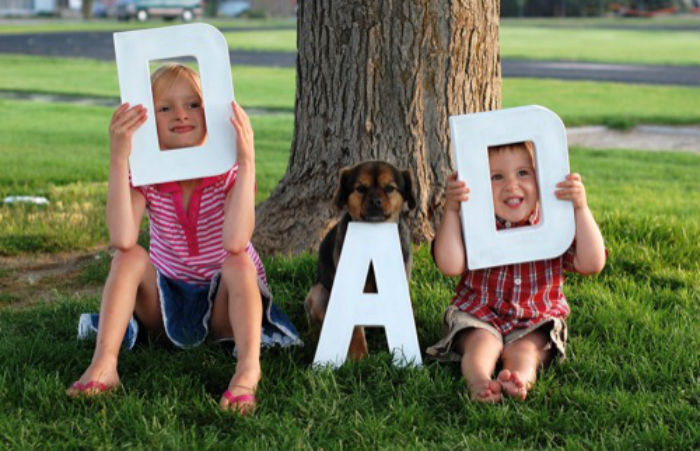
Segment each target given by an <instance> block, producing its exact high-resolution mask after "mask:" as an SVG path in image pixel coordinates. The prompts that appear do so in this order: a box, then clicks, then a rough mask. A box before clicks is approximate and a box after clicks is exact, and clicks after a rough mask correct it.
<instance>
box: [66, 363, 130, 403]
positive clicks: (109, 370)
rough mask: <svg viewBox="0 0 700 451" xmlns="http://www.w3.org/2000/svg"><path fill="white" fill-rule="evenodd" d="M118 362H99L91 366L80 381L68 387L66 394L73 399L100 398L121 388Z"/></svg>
mask: <svg viewBox="0 0 700 451" xmlns="http://www.w3.org/2000/svg"><path fill="white" fill-rule="evenodd" d="M116 363H117V362H116V360H115V361H114V362H113V363H110V362H105V361H97V362H93V363H91V364H90V366H89V367H87V369H86V370H85V372H84V373H83V375H82V376H80V379H78V380H77V381H75V382H73V384H72V385H71V386H70V387H68V389H67V390H66V394H67V395H68V396H70V397H71V398H77V397H78V396H85V397H94V396H100V395H102V394H104V393H106V392H108V391H111V390H113V389H115V388H117V387H118V386H119V374H118V373H117V364H116Z"/></svg>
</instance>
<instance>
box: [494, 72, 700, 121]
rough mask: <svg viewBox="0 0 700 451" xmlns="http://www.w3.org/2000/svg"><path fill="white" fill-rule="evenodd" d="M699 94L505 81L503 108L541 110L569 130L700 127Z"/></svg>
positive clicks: (610, 85) (653, 87)
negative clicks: (545, 109)
mask: <svg viewBox="0 0 700 451" xmlns="http://www.w3.org/2000/svg"><path fill="white" fill-rule="evenodd" d="M698 94H699V91H698V89H697V88H692V87H676V86H659V85H633V84H624V83H602V82H589V81H564V80H546V79H522V78H505V79H503V93H502V99H503V107H504V108H507V107H514V106H521V105H531V104H539V105H542V106H546V107H548V108H549V109H551V110H552V111H555V112H556V113H557V114H558V115H559V116H561V118H562V120H563V121H564V123H565V124H566V125H567V126H576V125H587V124H603V125H608V126H611V127H616V128H625V127H631V126H634V125H638V124H650V123H651V124H655V123H659V124H694V125H697V124H698V123H699V122H700V102H699V101H698Z"/></svg>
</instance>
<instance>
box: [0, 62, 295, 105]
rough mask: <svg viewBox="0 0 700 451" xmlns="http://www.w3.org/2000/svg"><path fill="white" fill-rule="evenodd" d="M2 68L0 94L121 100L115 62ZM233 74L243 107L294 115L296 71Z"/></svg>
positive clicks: (239, 69) (244, 69) (237, 70)
mask: <svg viewBox="0 0 700 451" xmlns="http://www.w3.org/2000/svg"><path fill="white" fill-rule="evenodd" d="M234 63H235V62H234ZM0 66H1V67H2V68H3V69H2V71H0V92H1V91H19V92H35V93H51V94H64V95H79V96H95V97H106V98H114V99H118V98H119V81H118V79H117V66H116V64H115V63H113V62H103V61H95V60H89V59H80V58H45V57H40V56H27V55H2V54H0ZM56 74H61V76H60V77H57V76H56ZM231 74H232V76H233V84H234V90H235V95H236V99H237V100H238V101H239V102H240V103H241V105H244V106H245V107H247V108H265V109H271V110H283V111H292V108H293V106H294V92H295V91H294V90H295V89H296V85H295V79H294V77H295V75H294V70H293V69H281V68H273V67H253V66H238V65H235V64H234V65H233V66H232V68H231Z"/></svg>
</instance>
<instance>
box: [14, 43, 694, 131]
mask: <svg viewBox="0 0 700 451" xmlns="http://www.w3.org/2000/svg"><path fill="white" fill-rule="evenodd" d="M0 66H2V67H3V70H2V71H0V93H1V92H2V91H21V92H39V93H53V94H65V95H75V96H97V97H107V98H114V99H117V98H118V92H119V87H118V83H117V78H116V67H115V65H114V63H106V62H96V61H90V60H83V59H62V58H42V57H34V56H21V55H20V56H16V55H0ZM56 73H61V74H65V75H64V76H61V77H56V76H55V74H56ZM88 73H89V74H90V76H89V77H87V76H86V74H88ZM232 73H233V80H234V89H235V93H236V98H237V99H238V101H239V102H241V104H242V105H243V106H244V107H246V108H265V109H272V110H279V111H289V112H291V111H293V108H294V94H295V90H296V80H295V72H294V69H291V68H286V69H285V68H262V67H250V66H236V65H234V66H233V68H232ZM697 100H698V90H697V88H693V87H678V86H658V85H628V84H621V83H598V82H586V81H562V80H547V79H541V80H537V79H519V78H506V79H504V80H503V105H504V107H510V106H520V105H529V104H540V105H544V106H547V107H548V108H550V109H551V110H553V111H555V112H557V113H558V114H559V115H560V116H561V117H562V119H563V120H564V122H565V123H566V124H567V125H568V126H572V125H585V124H606V125H611V126H615V127H624V126H632V125H636V124H640V123H662V124H697V123H698V120H700V103H698V101H697Z"/></svg>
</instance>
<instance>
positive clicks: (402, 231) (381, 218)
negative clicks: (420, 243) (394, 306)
mask: <svg viewBox="0 0 700 451" xmlns="http://www.w3.org/2000/svg"><path fill="white" fill-rule="evenodd" d="M404 203H406V204H407V205H408V208H409V209H412V208H414V207H415V206H416V199H415V196H414V195H413V183H412V179H411V173H410V172H409V171H401V170H399V169H397V168H396V167H395V166H393V165H391V164H389V163H387V162H384V161H365V162H363V163H360V164H358V165H356V166H353V167H349V168H344V169H343V170H341V172H340V185H339V187H338V191H337V193H336V195H335V204H336V206H337V207H338V208H340V209H345V210H346V213H345V214H344V215H343V217H342V219H341V220H340V221H339V222H338V223H337V224H336V225H335V226H334V227H333V228H332V229H331V230H330V231H329V232H328V234H327V235H326V236H325V237H324V238H323V241H322V242H321V246H320V248H319V258H318V270H317V273H316V281H315V282H314V285H313V286H312V287H311V290H309V294H308V295H306V300H305V301H304V308H305V310H306V314H307V316H308V318H309V320H310V321H314V322H316V323H318V324H320V323H322V322H323V319H324V317H325V315H326V308H327V307H328V299H329V297H330V292H331V289H332V288H333V280H334V279H335V270H336V267H337V265H338V259H339V258H340V251H341V250H342V248H343V241H344V240H345V232H346V230H347V227H348V223H349V222H350V221H362V222H375V223H376V222H395V223H398V226H399V237H400V241H401V251H402V253H403V261H404V266H405V268H406V276H407V277H410V274H411V265H412V254H411V233H410V230H409V228H408V225H407V224H406V220H405V218H404V215H403V214H402V212H403V205H404ZM364 291H365V292H366V293H367V292H369V293H371V292H375V293H376V282H375V279H374V269H373V268H372V267H371V266H370V271H369V275H368V277H367V284H366V285H365V290H364ZM348 354H349V355H350V357H351V358H353V359H355V360H357V359H360V358H362V357H366V356H367V354H368V350H367V340H366V338H365V332H364V328H363V327H360V326H358V327H355V329H354V330H353V333H352V340H351V342H350V350H349V352H348Z"/></svg>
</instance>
